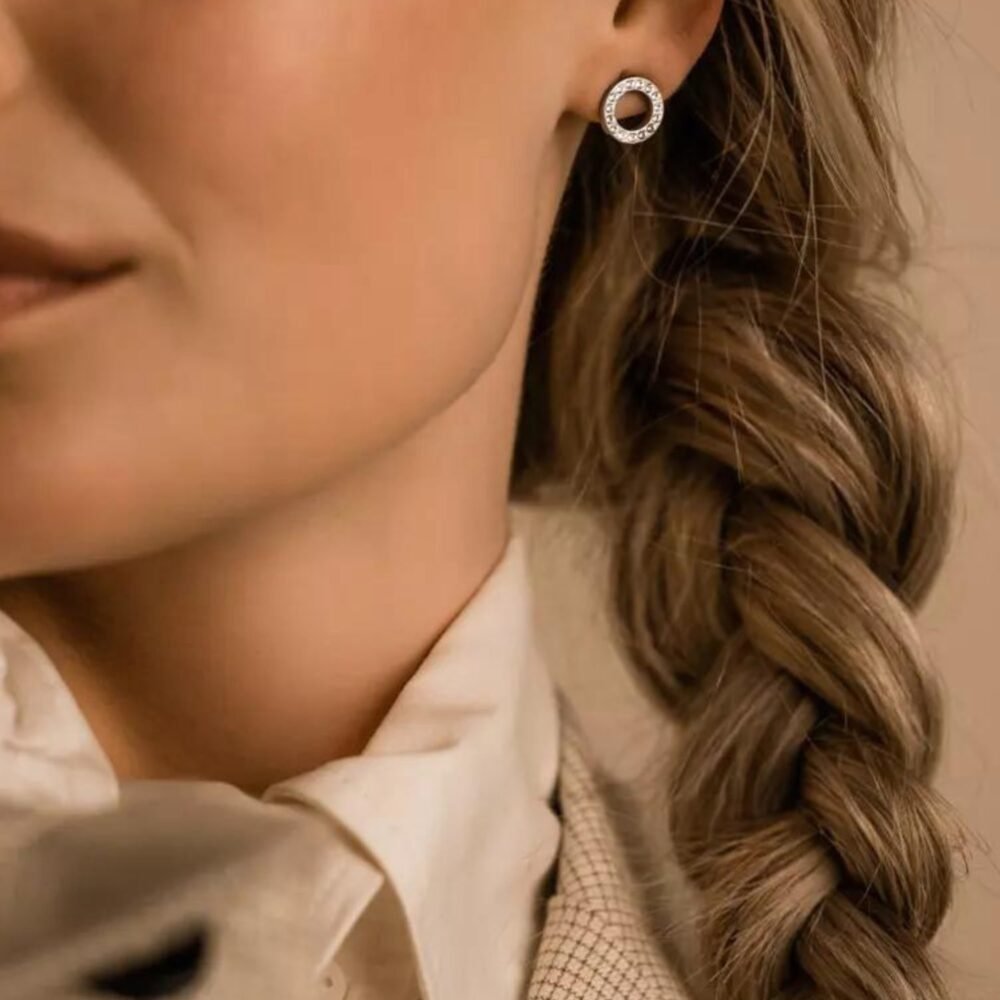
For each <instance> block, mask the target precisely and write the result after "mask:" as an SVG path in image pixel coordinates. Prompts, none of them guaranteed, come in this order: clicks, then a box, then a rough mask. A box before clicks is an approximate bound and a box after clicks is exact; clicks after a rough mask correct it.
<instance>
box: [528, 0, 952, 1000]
mask: <svg viewBox="0 0 1000 1000" xmlns="http://www.w3.org/2000/svg"><path fill="white" fill-rule="evenodd" d="M898 15H899V12H898V9H897V6H896V4H895V3H894V2H892V0H728V2H727V4H726V6H725V9H724V12H723V15H722V21H721V24H720V26H719V29H718V31H717V32H716V34H715V36H714V37H713V39H712V42H711V44H710V45H709V48H708V50H707V51H706V53H705V55H704V57H703V58H702V59H701V60H700V62H699V63H698V65H697V66H696V67H695V68H694V70H693V72H692V73H691V75H690V77H689V79H688V80H687V81H686V82H685V84H684V85H683V87H682V88H681V89H680V90H679V91H678V92H677V93H676V94H675V95H674V96H673V97H672V98H671V100H670V101H669V102H668V106H667V116H666V120H665V122H664V125H663V128H662V129H661V132H660V133H659V134H658V135H657V136H656V137H655V138H654V139H653V140H652V141H651V142H648V143H646V144H645V145H643V146H641V147H636V148H631V149H627V148H623V147H620V146H618V145H617V144H615V143H614V142H612V141H610V140H609V139H608V138H607V137H606V136H604V135H603V134H601V133H600V132H599V131H598V130H596V129H591V130H590V132H588V134H587V136H586V137H585V139H584V142H583V146H582V147H581V150H580V153H579V156H578V159H577V162H576V163H575V165H574V171H573V174H572V177H571V179H570V183H569V186H568V188H567V191H566V195H565V199H564V203H563V205H562V208H561V211H560V216H559V220H558V223H557V226H556V230H555V232H554V234H553V240H552V244H551V247H550V252H549V256H548V258H547V262H546V268H545V273H544V277H543V285H542V289H541V293H540V298H539V302H538V306H537V310H536V321H535V326H534V330H533V334H532V342H531V346H530V353H529V362H528V367H527V375H526V384H525V398H524V406H523V416H522V421H521V425H520V428H519V435H518V442H517V450H516V456H515V469H514V495H515V496H516V497H519V498H530V497H531V496H533V495H534V494H533V491H535V489H536V487H537V486H538V485H539V483H543V482H544V483H546V484H548V485H549V486H550V487H551V484H552V483H557V484H563V485H564V486H565V489H566V492H567V493H568V494H569V495H570V496H571V497H572V499H573V501H574V502H575V503H586V504H590V505H592V506H593V507H594V508H595V509H597V510H599V511H600V512H601V514H602V516H603V517H604V518H606V524H607V527H608V530H609V532H611V537H612V543H613V545H612V552H613V558H612V565H611V572H612V588H611V592H612V594H613V595H614V612H615V616H614V617H615V622H616V625H617V629H618V633H619V638H620V641H621V644H622V646H623V648H624V650H625V651H626V652H627V656H628V661H629V663H630V664H631V665H632V666H633V668H634V669H635V671H636V674H637V676H638V677H639V678H640V679H641V681H642V684H643V685H644V688H645V690H647V691H648V692H649V693H650V694H651V695H652V696H653V697H655V699H656V700H657V701H658V703H659V704H661V705H662V706H664V708H665V709H666V710H667V711H668V712H669V713H671V715H672V716H674V717H675V718H676V719H678V720H679V723H680V727H681V732H682V733H683V741H682V744H681V747H680V750H679V752H678V755H677V759H676V760H675V761H674V762H673V766H672V771H671V777H670V789H669V792H670V823H671V830H670V833H671V835H672V840H673V844H674V847H675V849H676V852H677V857H678V859H679V861H680V863H681V864H682V866H683V868H684V870H685V872H686V873H687V875H688V876H689V877H690V879H691V881H692V883H693V884H694V885H695V886H696V887H697V888H698V890H699V893H700V897H701V899H702V900H703V904H704V905H703V907H702V910H701V912H702V923H701V925H700V936H701V941H702V945H703V948H702V952H703V954H702V961H703V962H704V963H706V964H707V967H708V969H709V972H710V982H711V988H712V991H713V994H714V995H715V996H717V997H719V998H725V1000H765V998H766V1000H773V998H777V997H781V998H784V1000H792V998H805V997H823V998H830V1000H833V998H837V1000H862V998H866V997H867V998H872V1000H875V998H877V1000H903V998H907V1000H915V998H920V1000H929V998H941V997H944V996H945V995H946V989H945V986H944V983H943V981H942V977H941V975H940V973H939V972H938V970H937V969H936V968H935V965H934V963H933V962H932V961H931V958H930V957H929V949H928V945H929V943H930V942H931V940H932V938H933V936H934V934H935V932H936V930H937V929H938V927H939V925H940V923H941V920H942V917H943V915H944V913H945V911H946V909H947V908H948V906H949V903H950V899H951V886H952V851H953V843H952V841H951V839H950V833H951V831H952V829H953V828H952V825H951V820H950V815H949V813H948V812H947V810H946V808H945V806H944V805H943V804H942V803H941V801H940V800H939V799H938V797H937V796H936V795H935V793H934V792H933V791H932V790H931V788H930V784H929V783H930V778H931V776H932V773H933V771H934V768H935V765H936V762H937V758H938V755H939V750H940V746H941V726H942V708H941V703H940V696H939V692H938V689H937V686H936V683H935V680H934V677H933V675H932V672H931V670H930V668H929V666H928V663H927V658H926V655H925V652H924V650H923V649H922V647H921V643H920V640H919V638H918V635H917V632H916V629H915V627H914V621H913V612H914V610H915V609H916V608H917V607H918V605H919V604H920V602H921V601H922V599H923V598H924V596H925V595H926V593H927V591H928V588H929V586H930V584H931V582H932V579H933V578H934V576H935V574H936V572H937V570H938V567H939V564H940V563H941V561H942V558H943V556H944V553H945V550H946V548H947V545H948V542H949V535H950V532H949V525H950V523H951V507H952V500H953V490H954V478H955V469H954V465H955V458H956V455H957V452H958V442H957V439H956V436H955V425H954V421H953V419H952V418H951V409H950V407H949V406H948V405H946V404H947V396H946V395H943V394H942V387H941V386H940V385H939V379H938V377H937V373H936V371H935V359H934V355H933V352H931V351H930V350H929V347H928V344H927V343H925V342H924V340H923V338H922V337H921V336H920V335H919V334H918V332H917V331H916V329H915V328H914V326H913V324H912V323H910V322H908V320H907V319H906V314H905V312H904V311H903V310H902V308H901V306H900V303H899V301H897V300H898V298H899V297H898V294H897V293H898V291H899V288H900V287H901V282H900V281H899V280H897V279H901V277H902V275H903V272H904V270H905V269H906V267H907V265H908V263H909V262H910V259H911V252H912V251H911V246H912V242H913V240H912V232H911V228H910V223H909V222H908V221H907V219H906V218H905V216H904V214H903V211H902V209H901V207H900V195H899V191H898V187H897V180H896V173H897V171H898V169H899V167H900V165H901V164H905V162H906V161H905V154H903V151H902V147H901V146H900V145H899V143H898V141H897V139H896V136H897V135H898V130H897V129H896V128H895V117H894V114H893V108H892V102H891V101H890V100H888V99H887V94H888V93H889V91H888V90H886V89H885V88H884V87H883V84H884V83H885V82H886V79H887V73H886V71H887V70H888V69H889V68H891V64H892V61H893V59H892V56H893V52H894V49H893V47H892V42H893V40H894V35H895V28H896V22H897V18H898Z"/></svg>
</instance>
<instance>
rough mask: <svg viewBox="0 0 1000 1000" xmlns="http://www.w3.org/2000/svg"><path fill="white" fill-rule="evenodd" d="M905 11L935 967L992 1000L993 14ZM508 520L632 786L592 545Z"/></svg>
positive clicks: (554, 657) (547, 521)
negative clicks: (956, 423) (928, 659)
mask: <svg viewBox="0 0 1000 1000" xmlns="http://www.w3.org/2000/svg"><path fill="white" fill-rule="evenodd" d="M912 7H913V8H914V9H915V11H916V16H915V20H914V21H913V22H912V25H911V28H910V30H909V32H908V35H907V45H906V49H905V58H904V62H903V66H902V70H903V73H904V77H903V88H902V102H901V103H902V111H903V114H904V119H905V122H906V128H907V130H908V135H909V142H910V147H911V152H912V153H913V154H914V156H915V159H916V160H917V163H918V166H919V168H920V171H921V174H922V176H923V178H924V181H925V183H926V184H927V185H928V187H929V193H930V194H931V196H932V198H933V201H934V205H933V212H932V215H931V218H930V222H929V226H928V228H927V230H925V232H924V236H923V240H922V243H923V252H922V254H921V260H920V263H919V265H918V267H917V269H916V270H915V272H914V281H915V283H916V285H917V287H918V289H919V292H920V300H921V302H922V303H923V306H922V308H923V312H924V315H923V319H924V321H925V323H926V324H927V325H928V326H930V327H931V329H932V330H933V331H935V332H936V333H937V335H938V336H939V337H940V339H941V340H942V342H943V344H944V346H945V349H946V355H947V359H948V364H949V367H950V368H951V369H952V375H953V378H954V380H955V381H956V382H957V384H958V387H959V391H960V399H961V408H962V411H963V430H964V435H965V449H964V466H963V474H962V495H961V516H960V528H959V532H958V536H957V540H956V545H955V548H954V550H953V552H952V556H951V559H950V561H949V563H948V565H947V568H946V570H945V572H944V574H943V577H942V578H941V580H940V582H939V585H938V587H937V589H936V591H935V593H934V595H933V598H932V600H931V602H930V604H929V606H928V607H927V608H926V609H925V612H924V613H923V615H922V616H921V627H922V631H923V632H924V635H925V637H926V638H927V641H928V643H929V644H930V647H931V650H932V653H933V655H934V657H935V660H936V662H937V664H938V667H939V670H940V672H941V673H942V674H943V675H944V678H945V681H946V687H947V693H948V699H949V705H948V708H949V720H948V721H949V728H948V736H947V749H946V757H945V760H944V764H943V767H942V771H941V774H940V778H939V784H940V786H941V787H942V789H943V791H944V792H945V793H946V795H947V796H948V798H949V799H950V800H951V801H952V802H953V803H954V804H955V805H956V806H957V807H958V811H959V813H960V815H961V817H962V819H963V820H964V822H965V823H966V824H967V826H968V827H969V829H970V832H971V836H972V838H973V840H972V843H971V844H970V867H969V871H968V874H967V875H963V876H962V877H961V879H960V882H959V886H958V896H957V900H956V905H955V907H954V909H953V911H952V914H951V916H950V918H949V920H948V921H947V923H946V926H945V928H944V931H943V933H942V934H941V936H940V937H939V939H938V943H939V952H938V953H939V957H940V959H941V960H942V961H943V963H944V964H945V967H946V969H947V971H948V976H949V979H950V981H951V983H952V984H953V991H954V1000H1000V855H998V852H1000V793H998V791H997V786H998V782H1000V671H997V670H996V669H995V665H996V661H997V656H996V653H995V649H996V636H997V634H998V628H1000V444H998V442H1000V333H998V332H997V330H996V327H997V325H998V324H997V320H996V317H998V316H1000V190H998V187H1000V3H998V0H916V2H915V3H913V4H912ZM916 8H919V10H916ZM519 517H523V520H522V521H521V524H522V525H523V527H524V529H525V530H526V533H527V536H528V538H529V539H530V541H531V543H532V544H531V546H530V549H529V551H530V553H531V565H532V567H533V572H534V575H535V580H536V589H537V592H538V595H539V602H538V608H539V614H540V618H541V628H540V634H541V636H542V640H543V645H544V647H545V655H546V658H547V660H548V661H549V663H550V666H551V668H552V671H553V673H554V674H555V676H556V677H557V679H558V680H559V681H560V683H561V686H562V687H563V688H564V689H565V690H567V691H569V692H570V694H571V695H572V696H573V701H574V703H575V704H576V707H577V709H578V710H579V711H580V713H581V715H582V718H583V721H584V723H585V726H586V728H587V729H588V730H589V731H590V736H591V740H592V742H593V743H594V744H595V745H596V746H597V748H598V750H599V753H600V756H601V760H602V764H603V765H604V767H605V769H606V770H607V771H608V772H609V773H610V774H611V775H612V776H614V777H616V778H618V779H620V780H622V781H627V782H634V781H636V780H637V779H638V776H639V775H640V773H641V770H642V766H643V764H644V763H645V762H646V761H648V760H650V759H652V760H664V759H669V754H670V741H671V739H672V733H671V732H670V731H669V728H668V727H664V724H663V718H662V716H660V715H659V713H650V711H649V709H648V707H647V706H646V705H645V703H644V702H643V700H642V699H641V698H640V697H639V696H638V694H637V691H636V688H635V686H634V682H633V681H632V680H631V678H630V675H629V674H628V672H627V671H626V670H625V669H623V668H619V669H615V664H616V663H618V664H621V662H622V661H621V660H620V659H619V658H618V657H617V656H616V655H615V651H614V647H613V645H612V643H611V642H610V640H609V637H608V633H607V628H608V622H607V618H606V616H605V615H604V614H603V606H602V603H601V598H600V596H599V593H598V592H597V589H596V588H595V587H594V586H593V581H595V580H601V579H602V578H603V567H602V566H601V565H600V561H602V560H603V559H604V557H605V553H604V552H603V548H602V545H601V544H600V538H599V536H598V534H597V532H596V531H595V530H594V526H593V525H592V524H590V523H589V522H588V521H587V520H586V518H584V517H579V516H569V515H568V513H567V512H566V511H565V510H560V511H558V512H557V513H556V515H555V516H547V515H545V514H544V512H543V513H542V516H541V517H539V516H537V512H534V511H532V510H531V509H530V508H528V509H525V510H523V511H521V513H520V515H519ZM581 536H582V537H583V542H582V544H581V541H580V539H581ZM595 559H596V560H597V563H596V564H595V562H594V560H595ZM660 741H662V742H660ZM658 743H659V745H657V744H658ZM651 745H652V747H653V749H652V750H650V747H651ZM663 823H664V816H663V814H662V813H658V812H657V811H656V810H655V809H654V808H652V807H651V806H650V804H649V802H646V803H645V804H644V805H643V807H642V809H641V810H640V811H639V814H638V825H640V826H642V827H643V828H644V829H645V835H646V837H647V838H648V841H649V842H650V843H652V844H657V845H659V844H661V843H662V842H663V841H664V837H663V834H662V830H663ZM657 870H658V869H657ZM677 890H678V887H677V886H671V887H670V892H671V893H676V892H677ZM675 901H679V900H675ZM680 905H681V906H682V907H683V902H681V904H680ZM682 912H683V911H682Z"/></svg>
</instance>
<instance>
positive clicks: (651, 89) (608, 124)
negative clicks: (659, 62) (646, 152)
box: [601, 76, 663, 145]
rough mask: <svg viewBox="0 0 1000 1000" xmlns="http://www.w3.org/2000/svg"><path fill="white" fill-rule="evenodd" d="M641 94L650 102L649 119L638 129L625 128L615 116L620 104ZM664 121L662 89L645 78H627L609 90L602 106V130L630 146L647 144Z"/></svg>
mask: <svg viewBox="0 0 1000 1000" xmlns="http://www.w3.org/2000/svg"><path fill="white" fill-rule="evenodd" d="M631 93H640V94H644V95H645V96H646V100H647V101H648V102H649V118H648V120H647V121H646V122H645V124H643V125H640V126H639V127H638V128H634V129H629V128H625V127H623V126H622V125H621V124H620V123H619V121H618V118H617V117H616V115H615V109H616V108H617V107H618V102H619V101H620V100H621V99H622V98H623V97H624V96H625V95H626V94H631ZM662 121H663V95H662V94H661V93H660V88H659V87H657V86H656V84H655V83H653V81H652V80H647V79H646V77H644V76H627V77H625V79H624V80H619V81H618V82H617V83H615V84H613V85H612V86H611V87H609V88H608V90H607V93H606V94H605V95H604V101H603V103H602V105H601V128H602V129H604V131H605V132H606V133H607V134H608V135H610V136H611V137H612V138H614V139H617V140H618V141H619V142H622V143H626V144H628V145H634V144H635V143H637V142H645V141H646V140H647V139H648V138H649V137H650V136H651V135H653V133H654V132H656V130H657V129H658V128H659V127H660V124H661V122H662Z"/></svg>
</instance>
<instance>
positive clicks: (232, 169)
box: [124, 0, 544, 450]
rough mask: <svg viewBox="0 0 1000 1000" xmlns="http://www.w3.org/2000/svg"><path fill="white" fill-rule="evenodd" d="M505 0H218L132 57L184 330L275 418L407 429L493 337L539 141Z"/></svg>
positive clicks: (505, 321)
mask: <svg viewBox="0 0 1000 1000" xmlns="http://www.w3.org/2000/svg"><path fill="white" fill-rule="evenodd" d="M163 6H164V7H166V6H167V5H163ZM471 6H476V7H477V10H476V12H474V13H472V12H470V11H469V9H468V8H469V7H471ZM209 8H210V10H208V9H209ZM506 9H507V5H505V4H500V3H483V4H478V5H468V4H465V3H453V2H440V0H439V2H436V3H434V4H431V5H428V0H392V2H389V0H367V2H366V3H365V4H353V3H345V4H330V3H325V2H324V3H317V2H315V0H291V2H287V3H285V4H284V5H283V7H282V16H281V17H279V18H275V17H274V15H273V10H274V7H273V3H272V2H271V0H268V2H267V3H264V2H263V0H261V2H260V3H253V2H248V0H229V2H226V0H216V2H215V3H213V4H211V5H204V7H203V8H202V10H208V12H206V13H198V14H197V15H192V17H191V18H190V19H189V20H188V22H187V24H186V26H185V27H184V28H181V27H178V26H176V25H173V26H171V25H167V24H166V23H164V24H163V26H162V32H163V34H164V36H165V38H166V41H165V43H164V44H162V45H160V46H158V47H157V49H156V55H155V62H154V63H152V64H150V63H148V62H147V63H146V64H145V65H144V66H143V67H141V68H139V69H137V70H136V73H137V74H141V75H139V76H138V78H137V81H136V86H135V87H134V88H132V93H133V94H134V95H136V97H135V100H137V101H139V102H141V103H140V105H139V106H138V107H137V108H136V109H135V111H136V115H135V120H136V122H137V123H138V124H139V127H140V130H147V131H148V135H147V141H140V140H139V138H138V136H137V130H136V129H135V128H133V129H130V130H129V134H128V137H127V138H126V139H124V141H127V142H129V143H130V147H129V153H130V156H131V158H132V162H133V163H134V165H135V168H136V171H137V173H138V174H139V175H140V176H141V178H142V179H143V182H144V184H145V185H146V186H147V187H148V188H149V189H150V190H151V193H152V195H153V197H154V198H155V199H156V200H157V201H158V203H159V204H160V205H161V206H162V207H163V210H164V214H166V215H168V216H169V217H170V218H171V219H172V220H173V221H174V222H175V224H176V227H177V229H178V230H179V231H180V232H181V233H182V234H183V236H184V237H185V239H186V241H187V242H188V243H189V245H190V247H191V254H190V259H189V261H188V263H189V267H188V270H187V279H188V280H187V285H186V290H187V293H188V294H189V295H190V302H189V303H188V305H189V306H190V317H191V322H192V324H193V329H194V330H195V331H196V333H193V334H190V335H189V336H188V337H187V342H189V343H192V344H193V345H194V347H195V348H196V349H197V350H198V351H200V352H206V353H208V354H210V355H211V357H212V359H213V360H214V362H216V363H226V364H228V365H229V367H230V369H231V370H232V371H239V372H240V373H241V375H240V378H239V379H237V380H236V382H235V384H237V385H239V387H240V390H241V392H240V395H239V397H234V398H233V404H234V405H237V404H238V405H240V406H241V407H242V406H243V405H244V402H245V398H244V395H243V394H244V393H249V394H250V395H252V396H253V397H254V398H255V399H256V400H257V401H258V405H257V407H256V409H255V413H256V415H257V416H256V418H255V419H256V420H257V421H261V420H263V419H264V414H270V415H271V416H272V417H273V418H274V420H275V424H274V426H273V428H272V430H273V432H274V433H281V434H288V433H296V434H299V435H301V434H308V433H311V432H315V433H325V434H327V435H329V433H330V432H329V428H330V427H338V428H341V430H340V431H339V436H338V439H337V440H336V441H335V442H333V443H334V445H336V446H337V447H340V448H342V449H344V450H350V449H351V448H352V447H360V446H362V444H365V443H368V442H362V441H360V440H358V441H352V440H350V439H349V438H348V437H347V435H348V434H355V435H360V436H364V437H367V438H369V439H370V440H376V439H378V438H380V437H384V436H386V435H388V434H392V433H398V432H399V430H400V429H401V427H402V426H405V424H406V423H407V422H410V421H413V420H415V419H420V418H423V417H426V415H427V414H428V412H429V411H431V410H433V409H434V408H436V407H438V406H440V405H442V404H443V403H444V402H446V401H447V400H448V399H449V398H451V397H453V396H455V395H457V394H458V393H459V392H460V391H461V390H462V389H464V388H465V387H466V386H467V385H468V384H469V383H470V382H471V381H472V380H473V379H474V378H475V376H476V375H477V374H478V373H479V372H480V371H481V370H482V369H483V368H484V367H485V366H486V364H487V363H488V362H489V360H491V358H492V357H493V355H494V354H495V352H496V351H497V350H498V348H499V346H500V343H501V341H502V339H503V336H504V335H505V334H506V332H507V330H508V328H509V326H510V323H511V322H512V320H513V317H514V313H515V311H516V309H517V306H518V304H519V302H520V299H521V296H522V295H523V293H524V287H525V282H526V281H527V278H528V268H529V265H530V264H531V256H532V255H531V251H532V249H533V247H534V245H535V240H536V232H535V226H536V222H537V220H536V216H535V211H536V208H535V206H536V198H535V187H536V185H537V183H538V179H539V177H538V175H539V171H540V164H539V161H538V157H539V156H540V155H541V152H542V150H543V148H544V144H543V138H544V136H543V133H542V131H541V130H540V129H539V127H538V123H535V124H531V123H530V120H529V121H526V120H525V119H524V118H523V117H522V116H521V115H519V114H518V112H517V109H518V108H519V107H522V106H523V105H524V104H526V103H527V102H526V101H524V100H522V98H524V96H525V93H524V92H525V90H526V89H527V87H528V85H529V82H530V81H529V80H528V79H526V77H525V75H524V74H523V73H522V72H519V69H518V67H517V64H516V61H515V60H512V59H511V56H510V53H511V52H512V51H514V52H516V51H518V45H519V41H520V40H519V39H518V38H517V35H516V33H517V31H518V29H519V25H521V24H523V17H521V18H514V17H512V16H510V15H509V14H507V13H506ZM237 25H238V27H239V30H238V31H236V30H235V29H234V26H237ZM442 25H447V30H444V29H443V27H442ZM150 27H151V30H155V28H156V26H155V25H153V26H150ZM522 30H523V29H522ZM179 67H183V73H182V72H180V70H179ZM170 80H174V81H176V80H182V81H183V83H182V85H180V86H176V85H175V86H173V87H168V86H167V85H166V83H160V82H157V81H170ZM241 381H242V384H240V382H241ZM230 384H234V383H233V382H232V381H230ZM220 402H221V401H220ZM283 414H284V416H282V415H283ZM286 420H287V421H290V420H295V421H296V422H297V423H296V426H287V425H283V423H282V421H286ZM348 428H351V429H352V430H350V431H349V430H348ZM264 431H266V428H261V427H259V426H258V427H255V428H254V433H255V434H260V433H262V432H264ZM318 443H320V442H318ZM329 444H330V442H329V441H327V446H328V447H329Z"/></svg>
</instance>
